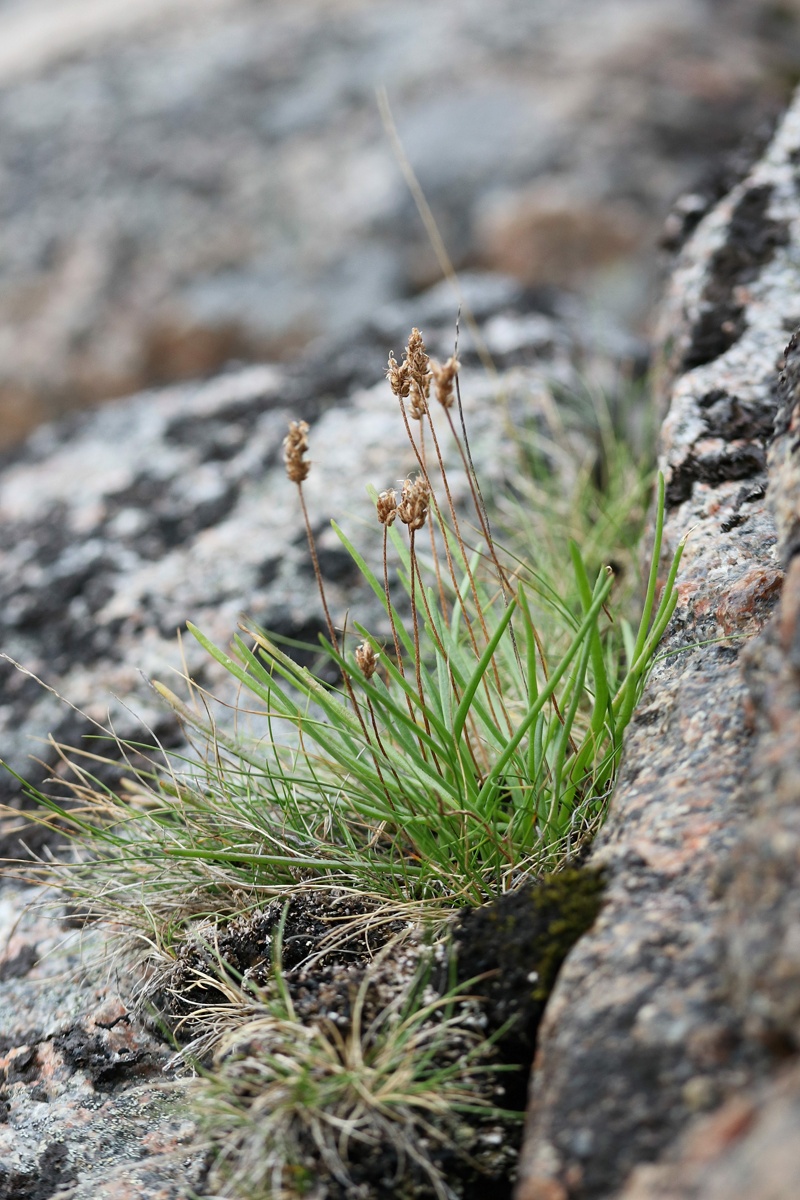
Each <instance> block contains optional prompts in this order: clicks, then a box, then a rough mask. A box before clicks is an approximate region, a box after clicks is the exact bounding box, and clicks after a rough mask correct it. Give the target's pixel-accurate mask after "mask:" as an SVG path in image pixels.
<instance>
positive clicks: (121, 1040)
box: [0, 889, 205, 1200]
mask: <svg viewBox="0 0 800 1200" xmlns="http://www.w3.org/2000/svg"><path fill="white" fill-rule="evenodd" d="M44 902H45V901H44V899H43V896H42V893H41V890H40V889H29V890H26V891H23V892H21V893H20V892H19V891H17V892H7V891H6V892H4V893H0V948H2V950H1V951H0V1013H2V1029H0V1195H1V1196H3V1197H8V1198H9V1200H12V1198H13V1200H45V1198H46V1197H49V1196H52V1195H55V1194H59V1195H61V1194H62V1192H66V1194H68V1195H69V1196H70V1197H71V1200H90V1198H91V1197H93V1196H101V1197H109V1198H110V1197H116V1198H117V1200H119V1198H120V1197H122V1196H141V1195H147V1196H151V1197H158V1200H178V1197H185V1196H186V1195H187V1192H188V1189H189V1188H191V1187H192V1186H196V1185H197V1184H198V1183H199V1182H200V1180H201V1179H202V1175H203V1172H204V1169H205V1163H204V1161H203V1158H202V1155H198V1154H197V1152H196V1151H195V1152H191V1153H190V1152H189V1151H188V1150H187V1145H186V1144H187V1142H188V1140H189V1139H190V1137H191V1135H192V1134H193V1132H194V1123H193V1121H192V1119H191V1117H190V1116H189V1114H188V1112H187V1109H186V1104H185V1101H184V1100H183V1098H182V1095H181V1087H180V1084H179V1083H177V1082H174V1081H173V1082H172V1083H171V1084H169V1083H167V1080H168V1078H169V1075H168V1073H167V1074H166V1075H165V1067H166V1065H167V1063H168V1061H169V1059H170V1057H171V1049H170V1047H169V1046H168V1045H167V1044H166V1043H165V1042H164V1041H163V1040H162V1039H161V1038H160V1037H158V1036H156V1035H154V1034H153V1033H152V1032H149V1031H148V1030H147V1029H145V1028H144V1026H143V1025H142V1023H141V1021H140V1020H136V1019H134V1018H133V1017H132V1016H131V1014H130V1012H129V1005H130V997H131V995H132V994H133V992H134V990H135V989H134V987H133V983H132V980H131V979H129V978H126V977H125V975H124V974H123V975H120V974H119V970H118V969H117V970H115V969H114V966H115V964H114V963H113V962H110V961H108V960H107V959H106V954H107V950H108V946H107V942H106V938H105V936H104V934H103V933H102V932H101V931H99V930H94V931H92V930H89V931H87V930H79V929H74V928H73V929H69V928H68V927H67V926H66V925H65V923H64V922H63V921H59V920H58V919H56V918H55V916H54V915H53V913H52V912H50V913H49V914H48V912H47V911H46V910H44V911H43V910H42V905H43V903H44ZM51 903H52V899H51ZM116 965H117V968H118V964H116ZM123 996H125V997H126V998H127V999H126V1000H123V999H122V997H123ZM165 1085H166V1086H165Z"/></svg>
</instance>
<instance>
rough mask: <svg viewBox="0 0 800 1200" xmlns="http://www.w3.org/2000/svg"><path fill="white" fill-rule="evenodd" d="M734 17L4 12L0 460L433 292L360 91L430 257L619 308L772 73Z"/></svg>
mask: <svg viewBox="0 0 800 1200" xmlns="http://www.w3.org/2000/svg"><path fill="white" fill-rule="evenodd" d="M762 8H763V6H762V5H760V4H756V5H748V4H745V3H742V4H737V5H735V6H732V5H727V6H726V10H725V19H724V20H720V19H719V16H718V11H717V8H716V6H714V5H709V4H708V3H706V2H705V0H671V3H670V4H664V3H663V0H546V2H545V0H537V3H536V4H535V5H532V4H530V3H528V2H527V0H502V3H500V2H495V3H493V5H492V9H491V17H490V18H489V17H488V16H487V13H486V7H485V4H483V2H482V0H468V2H467V0H459V2H458V3H454V2H453V0H433V2H431V0H404V3H402V4H397V3H393V2H391V0H293V3H291V4H285V3H252V0H196V2H195V3H188V2H187V0H163V2H162V3H154V0H125V3H123V4H121V3H118V2H117V0H60V2H56V0H24V3H22V2H20V0H16V2H15V0H7V2H6V3H3V4H2V5H0V179H2V188H1V189H0V264H2V265H1V266H0V442H2V443H5V444H9V443H10V441H11V440H12V439H13V438H15V437H18V436H19V435H20V433H21V432H23V431H24V430H26V429H29V428H31V426H32V425H33V424H35V423H36V422H37V421H40V420H41V419H42V418H43V417H45V416H48V415H52V414H53V413H55V412H62V411H64V410H65V409H67V408H71V407H75V406H76V405H79V404H85V403H86V402H87V401H89V400H101V399H102V400H105V399H107V398H108V397H109V396H111V395H120V394H126V393H130V392H133V391H135V390H137V389H139V388H142V387H146V386H160V385H163V384H164V383H166V382H169V381H171V380H175V379H179V378H186V377H194V376H198V375H202V374H208V373H213V372H214V371H215V370H217V369H218V368H219V367H220V366H221V365H222V364H224V363H225V362H227V361H229V360H236V359H239V360H253V359H256V360H259V359H262V358H264V357H268V358H274V356H275V354H276V353H277V352H281V354H282V355H283V356H284V357H286V356H287V354H290V353H291V352H293V351H294V350H295V349H296V348H297V346H298V344H299V343H301V342H303V341H305V340H307V339H308V338H309V337H310V336H313V335H316V334H318V333H330V332H332V331H335V330H338V331H342V332H350V331H351V330H352V329H353V327H354V326H355V325H356V324H358V323H359V322H360V321H361V320H363V319H364V318H365V317H366V316H368V315H369V313H371V312H372V310H373V309H374V308H375V307H376V306H377V305H379V304H381V303H383V302H385V301H387V300H389V299H393V298H396V297H398V296H401V295H408V294H410V293H411V292H412V291H415V290H418V289H419V288H420V287H422V286H427V284H429V283H430V282H431V281H432V280H433V279H435V278H438V277H439V271H438V267H437V266H436V262H435V259H434V257H433V255H432V252H431V250H430V247H429V245H428V241H427V236H426V234H425V233H424V230H423V228H422V225H421V223H420V222H419V220H418V218H417V215H416V213H415V212H414V207H413V204H412V202H411V200H410V197H409V195H408V192H407V189H406V187H405V184H404V183H403V181H402V178H401V175H400V172H399V169H398V167H397V164H396V163H395V162H394V159H393V155H392V151H391V148H390V146H389V143H388V139H387V138H386V136H385V134H384V132H383V130H382V127H381V121H380V117H379V113H378V109H377V105H376V102H375V89H376V87H379V86H386V87H388V89H389V92H390V97H391V102H392V105H393V108H394V111H395V115H396V118H397V123H398V128H399V132H400V135H401V137H402V138H403V140H404V142H405V144H406V147H407V150H408V153H409V155H410V157H411V160H412V162H413V164H414V166H415V168H416V170H417V172H418V174H419V177H420V180H421V183H422V185H423V187H424V189H425V191H426V194H427V197H428V199H429V201H430V202H431V204H432V206H433V208H434V211H435V213H436V216H437V219H438V221H439V223H440V224H441V227H442V231H443V233H444V236H445V240H446V242H447V244H448V246H449V249H450V252H451V254H452V255H453V257H454V259H455V261H456V263H457V265H459V266H460V267H462V268H463V267H465V266H469V265H473V266H474V265H476V264H481V265H483V266H489V267H493V268H496V269H501V270H510V271H512V272H513V273H515V274H517V275H518V277H519V278H520V279H523V280H525V281H526V282H528V283H533V284H537V285H541V284H547V283H556V284H558V285H563V284H565V283H566V284H569V285H577V286H579V287H581V288H582V289H586V290H588V291H589V292H590V293H591V294H592V295H593V296H594V297H595V298H596V302H597V303H598V305H599V306H600V307H603V308H606V307H609V306H610V307H612V308H614V309H616V311H618V312H625V313H627V314H629V315H633V316H636V315H638V314H640V313H641V311H642V308H643V305H646V301H647V294H648V290H649V288H651V286H652V282H653V278H654V263H655V258H654V255H653V254H652V244H653V241H654V238H655V236H656V233H657V229H658V227H659V225H660V222H661V218H662V214H663V212H664V209H665V208H666V206H667V205H668V203H669V202H670V201H671V199H672V198H673V197H674V195H675V194H676V193H677V192H678V191H679V190H680V189H681V188H682V187H684V186H687V185H688V184H689V183H691V182H692V181H693V180H694V179H695V178H696V176H698V175H699V174H701V173H702V172H705V171H706V169H707V167H708V163H709V159H710V158H711V157H715V156H717V155H718V154H719V152H720V150H721V149H723V148H725V147H731V146H734V145H735V144H736V143H737V142H738V141H739V139H740V137H741V135H742V133H743V132H744V131H749V130H750V129H751V128H752V127H753V124H754V111H755V109H756V108H760V107H764V106H767V107H769V105H770V103H771V102H772V101H774V99H775V98H776V97H782V96H784V95H785V94H786V77H792V73H793V72H794V73H795V74H796V72H797V67H798V63H800V39H799V38H798V32H797V31H798V22H797V20H796V14H793V10H792V8H791V6H784V7H783V8H782V9H781V11H782V12H783V13H784V14H785V17H784V21H783V24H782V25H780V24H776V23H775V19H773V23H772V25H770V21H769V20H768V19H767V18H766V17H765V16H764V14H763V13H762ZM702 203H703V202H702V199H701V201H700V207H701V209H702ZM692 212H693V214H694V216H693V218H690V219H696V216H697V208H696V206H695V208H694V209H693V210H692Z"/></svg>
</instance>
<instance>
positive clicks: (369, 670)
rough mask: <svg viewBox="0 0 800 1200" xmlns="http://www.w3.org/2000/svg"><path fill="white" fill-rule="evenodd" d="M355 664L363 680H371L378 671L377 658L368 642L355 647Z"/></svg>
mask: <svg viewBox="0 0 800 1200" xmlns="http://www.w3.org/2000/svg"><path fill="white" fill-rule="evenodd" d="M356 663H357V664H358V669H359V671H360V672H361V674H362V675H363V676H364V678H365V679H371V678H372V676H373V675H374V674H375V672H376V670H377V669H378V656H377V654H376V653H375V651H374V650H373V649H372V646H370V644H369V642H362V643H361V645H360V646H356Z"/></svg>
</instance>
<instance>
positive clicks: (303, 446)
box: [283, 421, 311, 483]
mask: <svg viewBox="0 0 800 1200" xmlns="http://www.w3.org/2000/svg"><path fill="white" fill-rule="evenodd" d="M307 453H308V424H307V422H306V421H290V422H289V432H288V434H287V435H286V437H285V438H284V439H283V461H284V463H285V464H286V474H287V475H288V476H289V478H290V479H291V481H292V483H302V482H303V480H304V479H306V478H307V477H308V472H309V471H310V470H311V463H310V462H306V461H305V459H304V458H303V455H304V454H307Z"/></svg>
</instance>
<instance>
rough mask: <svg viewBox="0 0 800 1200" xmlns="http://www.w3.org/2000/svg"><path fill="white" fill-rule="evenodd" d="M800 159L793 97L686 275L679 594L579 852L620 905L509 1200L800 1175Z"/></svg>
mask: <svg viewBox="0 0 800 1200" xmlns="http://www.w3.org/2000/svg"><path fill="white" fill-rule="evenodd" d="M798 158H800V98H798V99H796V100H795V102H794V104H793V106H792V107H791V109H790V110H789V112H788V114H787V115H786V117H785V119H784V120H783V122H782V123H781V125H780V126H779V128H778V130H777V132H776V135H775V137H774V139H773V141H772V142H771V144H770V146H769V148H768V149H767V151H766V153H765V154H764V155H763V157H762V158H761V159H760V160H759V161H758V162H757V163H756V165H755V166H754V167H753V168H752V170H751V171H750V172H749V173H748V174H747V176H746V177H745V178H744V179H742V180H741V181H740V182H739V183H738V184H737V185H736V186H735V187H734V189H733V190H732V192H731V193H730V194H729V195H728V196H727V197H725V198H724V199H723V200H722V201H721V202H720V203H719V204H718V205H717V206H716V207H715V208H714V209H713V210H712V211H711V212H710V213H709V215H708V216H706V217H705V218H704V219H703V220H702V221H701V223H700V224H699V225H698V227H697V229H696V231H695V233H694V234H693V235H692V237H691V238H690V240H689V241H688V243H687V244H686V246H685V248H684V250H683V252H682V254H681V256H680V258H679V260H678V262H677V264H676V267H675V269H674V272H673V274H672V278H671V283H670V287H669V291H668V294H667V299H666V302H665V305H664V309H663V312H662V318H661V330H662V332H661V337H662V344H663V346H664V354H663V365H662V380H661V387H662V394H663V397H664V401H665V404H668V412H667V416H666V419H665V422H664V427H663V431H662V442H661V463H662V469H663V470H664V471H665V474H666V482H667V500H668V516H667V522H666V537H667V540H668V544H669V549H670V550H671V549H672V548H674V546H675V545H676V544H677V542H678V541H679V540H680V539H681V538H683V537H687V538H688V541H687V545H686V552H685V556H684V559H683V564H682V568H681V573H680V578H679V593H680V600H679V605H678V608H677V610H676V614H675V618H674V620H673V623H672V626H671V629H670V631H669V633H668V636H667V639H666V642H665V647H664V650H665V653H664V654H663V655H662V657H661V660H660V662H659V663H658V664H657V665H656V667H655V668H654V670H653V673H652V675H651V678H650V680H649V682H648V685H647V688H646V691H645V693H644V696H643V698H642V701H641V704H640V706H639V709H638V711H637V714H636V715H635V717H634V721H633V728H632V731H631V732H630V734H629V736H628V739H627V744H626V751H625V758H624V763H623V769H622V773H621V778H620V782H619V784H618V787H617V790H616V793H615V796H614V799H613V802H612V805H611V811H610V814H609V818H608V821H607V824H606V825H605V827H604V829H603V830H602V832H601V834H600V836H599V838H598V840H597V843H596V845H595V849H594V851H593V854H592V856H591V860H590V861H594V862H595V863H597V864H598V865H602V866H603V867H604V868H605V870H606V872H607V877H608V879H609V887H608V892H607V902H606V905H605V907H604V909H603V911H602V913H601V916H600V918H599V920H598V922H597V924H596V925H595V927H594V929H593V931H591V932H590V933H589V934H587V935H586V936H585V937H584V938H583V939H582V940H581V941H580V942H579V943H578V945H577V946H576V947H575V949H574V950H573V952H572V954H571V955H570V957H569V958H568V959H567V962H566V964H565V967H564V969H563V971H562V974H561V976H560V979H559V982H558V984H557V986H556V990H555V993H554V996H553V998H552V1000H551V1003H550V1005H549V1006H548V1009H547V1012H546V1014H545V1018H544V1024H543V1028H542V1033H541V1037H540V1041H539V1046H538V1053H537V1060H536V1064H535V1069H534V1074H533V1080H532V1086H531V1100H530V1109H529V1117H528V1128H527V1134H526V1143H525V1147H524V1151H523V1165H522V1171H521V1175H522V1179H521V1182H520V1184H519V1187H518V1191H517V1196H518V1200H538V1198H540V1197H542V1198H543V1197H549V1196H553V1197H555V1196H558V1197H560V1198H562V1200H567V1198H572V1197H574V1198H576V1200H577V1198H578V1197H580V1198H581V1200H590V1198H598V1200H599V1198H600V1197H610V1196H624V1197H625V1200H633V1198H634V1197H635V1198H636V1200H643V1198H644V1197H648V1198H652V1200H655V1197H660V1198H662V1200H666V1197H669V1198H670V1200H678V1198H679V1197H680V1200H689V1198H690V1197H692V1198H695V1197H700V1196H703V1197H704V1198H705V1197H709V1198H711V1197H714V1198H716V1197H722V1196H726V1197H729V1196H745V1195H747V1196H748V1197H764V1198H766V1197H768V1196H769V1197H786V1200H788V1197H789V1196H793V1195H795V1194H796V1192H797V1186H798V1182H799V1181H800V1176H798V1159H797V1154H796V1147H795V1140H796V1139H795V1138H794V1134H793V1133H790V1132H789V1131H790V1130H791V1129H792V1128H793V1124H794V1118H795V1110H796V1107H797V1104H798V1096H799V1095H800V1093H798V1086H800V1077H798V1076H797V1073H796V1071H789V1072H788V1073H787V1074H786V1075H785V1076H783V1077H782V1078H780V1077H779V1078H777V1079H776V1082H775V1083H774V1084H773V1083H771V1082H762V1080H765V1079H766V1080H769V1079H770V1077H771V1075H772V1073H773V1072H777V1071H778V1070H779V1068H780V1066H781V1065H782V1063H783V1061H784V1057H783V1056H785V1054H786V1052H787V1051H791V1050H794V1049H796V1047H797V1044H798V1032H799V1031H800V1026H798V1017H799V1016H800V951H799V950H798V942H797V936H796V931H797V928H798V917H800V890H799V887H798V882H797V881H798V871H797V864H798V846H800V840H798V837H799V835H800V827H799V826H798V824H797V797H798V775H797V761H798V749H797V748H798V745H800V728H798V721H797V711H798V704H797V700H798V688H797V673H796V672H797V668H796V666H795V665H794V661H793V652H794V646H795V639H796V636H797V635H796V632H795V630H796V615H797V608H798V602H797V588H798V573H797V568H796V559H795V558H793V557H792V556H793V553H794V549H795V544H796V543H795V542H794V540H793V539H794V538H795V536H796V528H797V512H798V509H797V494H798V492H797V489H798V484H797V479H798V473H797V466H796V463H795V454H796V447H795V439H794V435H793V432H792V429H793V423H794V421H795V420H796V418H795V415H794V409H795V403H796V395H797V392H796V379H797V374H796V372H797V361H798V359H797V345H796V341H795V340H794V339H793V340H792V341H791V342H790V344H789V349H788V350H787V351H786V357H785V361H784V348H785V346H786V342H787V340H788V338H789V335H790V333H791V332H792V330H793V329H794V328H795V326H796V325H797V324H798V320H800V310H798V306H797V293H796V280H797V274H796V263H797V259H798V253H800V209H799V208H798V201H797V161H798ZM782 370H783V375H781V371H782ZM776 417H777V423H776V424H775V430H776V432H775V435H774V437H773V432H772V431H773V424H774V423H775V418H776ZM765 493H766V498H765ZM784 570H786V571H787V574H786V580H785V584H784V586H783V596H782V599H779V598H780V596H781V582H782V573H783V571H784ZM776 606H777V607H776ZM765 625H766V627H765ZM760 630H763V632H759V631H760ZM704 1110H713V1115H711V1116H710V1117H703V1116H698V1115H697V1114H698V1113H702V1112H703V1111H704ZM681 1135H683V1137H682V1140H681ZM659 1163H660V1164H663V1165H653V1166H647V1165H644V1164H659ZM626 1180H627V1181H628V1182H627V1185H626Z"/></svg>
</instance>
